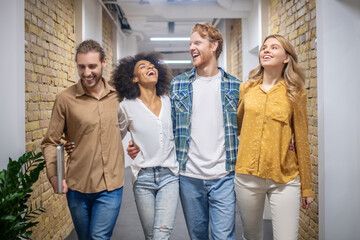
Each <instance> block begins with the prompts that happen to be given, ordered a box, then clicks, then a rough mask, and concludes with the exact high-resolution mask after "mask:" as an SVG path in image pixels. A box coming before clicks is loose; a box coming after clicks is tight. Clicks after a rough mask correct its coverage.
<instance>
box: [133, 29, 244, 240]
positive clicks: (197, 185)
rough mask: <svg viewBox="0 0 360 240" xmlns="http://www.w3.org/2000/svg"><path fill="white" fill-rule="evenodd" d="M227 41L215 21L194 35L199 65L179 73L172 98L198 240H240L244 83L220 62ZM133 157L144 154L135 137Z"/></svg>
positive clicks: (184, 198) (192, 231) (184, 193)
mask: <svg viewBox="0 0 360 240" xmlns="http://www.w3.org/2000/svg"><path fill="white" fill-rule="evenodd" d="M222 45H223V39H222V36H221V33H220V32H219V30H218V29H216V28H214V27H213V26H212V25H211V24H210V23H204V24H195V26H194V27H193V30H192V34H191V37H190V54H191V56H192V58H193V65H194V68H193V69H192V70H190V71H189V72H185V73H183V74H181V75H179V76H177V77H175V78H174V79H173V81H172V83H171V89H170V99H171V107H172V109H171V114H172V121H173V131H174V139H175V145H176V155H177V160H178V162H179V166H180V178H179V179H180V199H181V203H182V207H183V211H184V215H185V221H186V225H187V228H188V231H189V235H190V237H191V239H192V240H200V239H201V240H208V239H209V226H210V231H211V233H210V235H211V239H212V240H227V239H232V240H235V214H236V213H235V192H234V168H235V163H236V156H237V147H238V144H239V143H238V138H237V131H238V129H237V118H236V112H237V105H238V101H239V86H240V83H241V81H240V80H239V79H238V78H236V77H234V76H231V75H230V74H228V73H226V72H225V71H224V70H223V69H221V68H219V67H218V66H217V59H218V58H219V56H220V54H221V52H222ZM127 151H128V154H129V155H130V157H131V158H133V159H134V158H135V157H136V155H137V153H139V151H140V150H139V148H138V147H137V146H135V145H134V143H133V142H132V141H130V144H129V146H128V148H127Z"/></svg>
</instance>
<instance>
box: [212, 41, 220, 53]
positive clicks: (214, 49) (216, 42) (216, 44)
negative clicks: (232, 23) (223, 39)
mask: <svg viewBox="0 0 360 240" xmlns="http://www.w3.org/2000/svg"><path fill="white" fill-rule="evenodd" d="M210 44H211V50H212V51H213V52H216V49H217V48H218V46H219V42H218V41H215V42H213V43H210Z"/></svg>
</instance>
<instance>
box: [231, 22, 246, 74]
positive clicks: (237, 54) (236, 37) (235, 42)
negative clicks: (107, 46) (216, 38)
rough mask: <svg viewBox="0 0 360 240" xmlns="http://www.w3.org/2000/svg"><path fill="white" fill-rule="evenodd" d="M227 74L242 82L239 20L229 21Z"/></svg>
mask: <svg viewBox="0 0 360 240" xmlns="http://www.w3.org/2000/svg"><path fill="white" fill-rule="evenodd" d="M230 29H231V32H230V63H229V65H230V68H229V73H230V74H231V75H234V76H235V77H238V78H239V79H241V80H243V79H242V77H243V74H242V31H241V19H231V26H230Z"/></svg>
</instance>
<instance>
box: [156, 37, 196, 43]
mask: <svg viewBox="0 0 360 240" xmlns="http://www.w3.org/2000/svg"><path fill="white" fill-rule="evenodd" d="M150 41H153V42H155V41H163V42H164V41H169V42H171V41H177V42H181V41H190V38H189V37H152V38H150Z"/></svg>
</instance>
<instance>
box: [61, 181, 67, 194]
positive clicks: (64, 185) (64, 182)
mask: <svg viewBox="0 0 360 240" xmlns="http://www.w3.org/2000/svg"><path fill="white" fill-rule="evenodd" d="M67 192H68V187H67V184H66V181H65V179H64V180H63V191H62V194H65V193H67Z"/></svg>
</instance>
